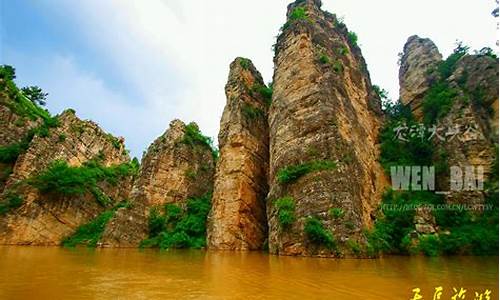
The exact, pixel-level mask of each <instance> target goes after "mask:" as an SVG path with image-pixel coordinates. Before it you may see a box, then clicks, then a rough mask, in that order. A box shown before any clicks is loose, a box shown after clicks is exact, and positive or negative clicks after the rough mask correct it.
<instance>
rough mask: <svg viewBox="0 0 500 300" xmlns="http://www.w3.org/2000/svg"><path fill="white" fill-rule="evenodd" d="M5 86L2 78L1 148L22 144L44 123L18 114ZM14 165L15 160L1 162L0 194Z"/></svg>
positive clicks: (0, 111)
mask: <svg viewBox="0 0 500 300" xmlns="http://www.w3.org/2000/svg"><path fill="white" fill-rule="evenodd" d="M4 85H5V80H4V79H1V78H0V87H3V88H0V147H6V146H9V145H13V144H20V143H22V141H23V139H24V138H25V137H26V136H27V135H28V133H29V132H30V131H31V130H33V129H34V128H36V127H38V126H40V125H41V124H42V123H43V120H42V119H41V118H39V117H37V116H31V118H30V117H29V116H23V115H21V114H19V113H17V111H16V105H15V102H14V99H13V97H12V93H9V89H7V88H5V87H4ZM14 164H15V159H11V160H9V161H2V162H0V193H2V191H3V189H4V186H5V183H6V181H7V179H8V177H9V176H10V174H11V173H12V170H13V168H14Z"/></svg>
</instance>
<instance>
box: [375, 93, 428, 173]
mask: <svg viewBox="0 0 500 300" xmlns="http://www.w3.org/2000/svg"><path fill="white" fill-rule="evenodd" d="M385 113H386V115H387V116H388V120H387V121H386V124H385V126H384V127H383V128H382V130H381V132H380V140H381V145H380V150H381V155H380V162H381V164H382V166H383V167H384V169H385V171H386V172H387V173H388V174H389V172H390V167H391V166H413V165H415V166H429V165H432V164H433V156H434V147H433V145H432V143H430V142H429V141H428V138H429V135H428V134H425V135H424V137H423V138H422V137H418V135H413V136H410V135H409V136H407V137H406V139H407V141H402V140H400V139H399V138H397V137H396V134H397V130H398V128H401V127H402V126H407V127H408V128H410V127H411V126H418V125H419V124H418V122H417V121H415V120H414V118H413V116H412V114H411V110H410V108H409V107H407V106H405V105H403V104H402V103H401V102H398V103H397V104H394V105H392V104H390V103H388V104H387V105H386V107H385Z"/></svg>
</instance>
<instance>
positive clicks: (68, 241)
mask: <svg viewBox="0 0 500 300" xmlns="http://www.w3.org/2000/svg"><path fill="white" fill-rule="evenodd" d="M129 205H130V204H129V202H128V201H122V202H120V203H118V204H117V205H116V206H115V207H113V208H112V209H110V210H106V211H104V212H103V213H101V214H100V215H98V216H97V217H96V218H95V219H93V220H91V221H90V222H88V223H86V224H83V225H82V226H80V227H78V228H77V229H76V231H75V232H74V233H73V234H72V235H70V236H68V237H66V238H64V239H63V240H62V243H61V244H62V245H63V246H64V247H76V246H78V245H83V246H87V247H91V248H95V247H96V246H97V243H98V242H99V240H100V239H101V237H102V234H103V233H104V229H106V225H107V224H108V222H109V221H110V220H111V219H112V218H113V217H114V215H115V212H116V210H117V209H119V208H122V207H124V208H127V207H128V206H129Z"/></svg>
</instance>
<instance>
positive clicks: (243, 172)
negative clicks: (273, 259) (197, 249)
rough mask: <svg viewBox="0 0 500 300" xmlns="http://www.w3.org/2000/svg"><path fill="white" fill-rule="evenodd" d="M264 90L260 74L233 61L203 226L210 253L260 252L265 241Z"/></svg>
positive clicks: (266, 140)
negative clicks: (206, 229)
mask: <svg viewBox="0 0 500 300" xmlns="http://www.w3.org/2000/svg"><path fill="white" fill-rule="evenodd" d="M266 90H267V89H266V87H265V85H264V82H263V80H262V77H261V75H260V73H259V72H258V71H257V70H256V69H255V67H254V66H253V64H252V63H251V62H250V61H249V60H247V59H244V58H237V59H236V60H235V61H234V62H233V63H232V64H231V66H230V72H229V79H228V83H227V85H226V97H227V104H226V107H225V109H224V113H223V115H222V119H221V126H220V133H219V149H220V158H219V161H218V163H217V171H216V179H215V185H214V193H213V197H212V210H211V213H210V216H209V224H208V246H209V248H211V249H225V250H254V249H261V248H262V245H263V243H264V241H265V239H266V237H267V221H266V207H265V198H266V196H267V192H268V185H267V172H268V161H269V132H268V125H267V109H268V103H266V99H265V97H264V95H265V91H266ZM263 94H264V95H263Z"/></svg>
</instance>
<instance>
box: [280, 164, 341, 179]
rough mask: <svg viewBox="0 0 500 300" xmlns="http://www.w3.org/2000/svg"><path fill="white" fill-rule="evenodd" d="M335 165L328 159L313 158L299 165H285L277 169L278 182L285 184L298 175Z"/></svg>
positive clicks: (327, 168) (329, 168) (298, 176)
mask: <svg viewBox="0 0 500 300" xmlns="http://www.w3.org/2000/svg"><path fill="white" fill-rule="evenodd" d="M336 167H337V165H336V164H335V162H333V161H330V160H313V161H308V162H305V163H302V164H299V165H293V166H288V167H285V168H283V169H281V170H279V171H278V174H277V179H278V182H279V183H282V184H286V183H292V182H295V181H297V180H298V179H299V178H300V177H302V176H304V175H306V174H308V173H311V172H316V171H323V170H332V169H335V168H336Z"/></svg>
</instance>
